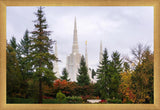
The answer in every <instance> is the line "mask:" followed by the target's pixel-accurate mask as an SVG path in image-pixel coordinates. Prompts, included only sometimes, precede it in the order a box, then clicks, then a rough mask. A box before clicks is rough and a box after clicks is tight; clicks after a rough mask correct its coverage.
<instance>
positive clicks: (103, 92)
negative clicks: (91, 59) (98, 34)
mask: <svg viewBox="0 0 160 110" xmlns="http://www.w3.org/2000/svg"><path fill="white" fill-rule="evenodd" d="M97 74H98V81H97V87H98V88H97V89H98V90H99V93H100V97H101V99H106V98H108V97H109V93H110V92H109V91H110V84H111V72H110V61H109V60H108V52H107V49H106V48H105V50H104V54H103V59H102V62H100V65H99V67H98V70H97Z"/></svg>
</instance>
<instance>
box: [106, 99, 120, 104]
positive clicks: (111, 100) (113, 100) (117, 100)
mask: <svg viewBox="0 0 160 110" xmlns="http://www.w3.org/2000/svg"><path fill="white" fill-rule="evenodd" d="M107 102H108V103H117V104H119V103H122V100H119V99H108V100H107Z"/></svg>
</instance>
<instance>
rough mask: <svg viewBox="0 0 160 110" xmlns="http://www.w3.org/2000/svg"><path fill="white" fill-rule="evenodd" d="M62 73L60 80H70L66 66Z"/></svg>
mask: <svg viewBox="0 0 160 110" xmlns="http://www.w3.org/2000/svg"><path fill="white" fill-rule="evenodd" d="M62 75H63V76H61V79H62V80H66V81H69V80H70V79H68V72H67V70H66V68H64V69H63V72H62Z"/></svg>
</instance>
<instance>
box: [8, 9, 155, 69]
mask: <svg viewBox="0 0 160 110" xmlns="http://www.w3.org/2000/svg"><path fill="white" fill-rule="evenodd" d="M37 9H38V7H7V40H8V41H9V40H10V39H11V37H12V36H14V37H16V39H17V41H18V42H19V41H20V39H22V37H23V35H24V32H25V30H26V29H28V30H29V31H32V30H33V29H34V23H33V21H34V20H35V19H36V17H35V15H34V12H36V11H37ZM44 12H45V16H46V19H47V23H48V25H49V29H48V30H50V31H53V32H52V34H51V36H50V38H52V39H53V40H57V46H58V58H59V59H60V60H61V61H62V62H60V63H59V68H60V72H61V70H62V68H64V67H65V66H66V56H67V55H69V54H70V53H71V52H72V42H73V28H74V18H75V16H76V19H77V31H78V44H79V51H80V53H81V54H83V55H84V53H85V41H86V40H87V42H88V64H89V67H91V68H96V67H97V66H98V61H99V49H100V41H101V40H102V45H103V49H104V48H107V49H108V53H109V56H111V54H112V52H113V51H116V50H117V51H119V52H120V53H121V56H126V55H128V56H131V51H130V49H131V48H133V47H135V46H136V45H137V44H138V43H142V44H144V45H149V46H151V49H152V50H153V36H154V35H153V33H154V28H153V26H154V15H153V14H154V8H153V7H151V6H143V7H113V6H112V7H107V6H106V7H104V6H103V7H82V6H79V7H78V6H76V7H75V6H74V7H73V6H72V7H71V6H65V7H64V6H63V7H62V6H54V7H45V8H44Z"/></svg>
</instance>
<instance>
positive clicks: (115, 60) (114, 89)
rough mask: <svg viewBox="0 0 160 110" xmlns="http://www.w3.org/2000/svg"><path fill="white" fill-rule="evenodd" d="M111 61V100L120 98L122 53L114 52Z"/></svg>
mask: <svg viewBox="0 0 160 110" xmlns="http://www.w3.org/2000/svg"><path fill="white" fill-rule="evenodd" d="M111 57H112V61H111V64H110V65H111V72H112V74H111V87H110V93H109V94H110V96H109V97H110V98H118V96H119V94H118V88H119V85H120V80H121V79H120V73H121V72H122V67H121V66H122V59H120V53H118V52H117V51H116V52H113V53H112V56H111Z"/></svg>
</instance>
